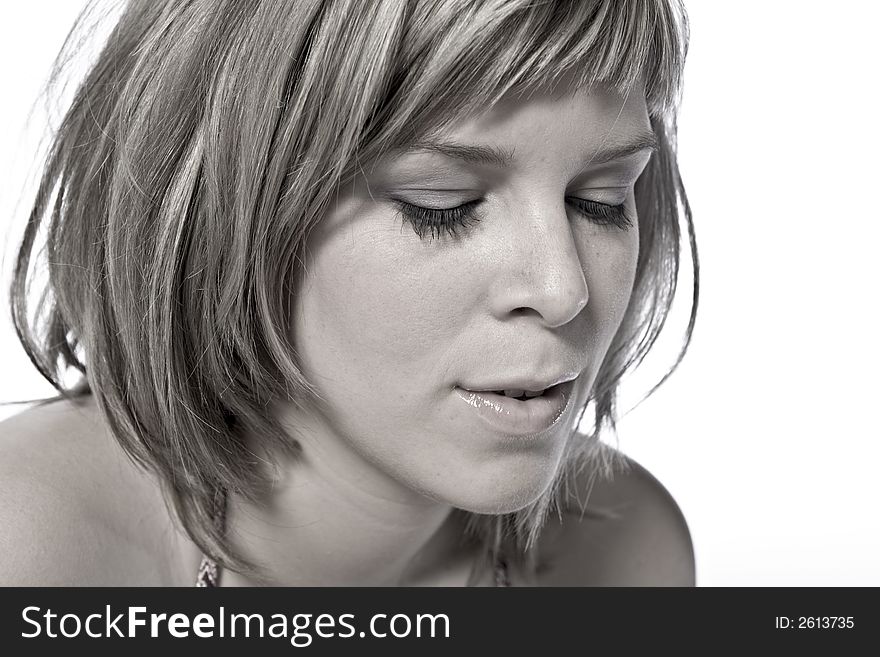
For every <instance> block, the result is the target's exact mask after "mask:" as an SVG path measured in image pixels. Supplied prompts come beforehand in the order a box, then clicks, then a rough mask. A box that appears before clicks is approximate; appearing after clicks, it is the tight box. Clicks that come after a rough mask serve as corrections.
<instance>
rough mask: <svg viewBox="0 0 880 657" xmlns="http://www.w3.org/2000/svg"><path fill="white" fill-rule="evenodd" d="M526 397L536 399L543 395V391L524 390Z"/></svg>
mask: <svg viewBox="0 0 880 657" xmlns="http://www.w3.org/2000/svg"><path fill="white" fill-rule="evenodd" d="M525 394H526V397H538V396H540V395H543V394H544V391H543V390H526V392H525Z"/></svg>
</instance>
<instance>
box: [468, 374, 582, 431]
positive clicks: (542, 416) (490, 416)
mask: <svg viewBox="0 0 880 657" xmlns="http://www.w3.org/2000/svg"><path fill="white" fill-rule="evenodd" d="M573 388H574V381H567V382H566V383H561V384H559V385H557V386H553V387H552V388H551V389H550V390H549V391H548V392H545V393H544V394H543V395H541V396H540V397H533V398H531V399H528V400H526V401H520V400H518V399H514V398H513V397H506V396H504V395H499V394H496V393H494V392H486V391H482V392H474V391H472V390H465V389H464V388H459V387H457V386H456V388H455V393H456V394H457V395H458V396H459V397H460V398H461V399H462V401H464V402H465V403H466V404H467V405H468V406H469V407H470V408H471V409H473V411H474V412H475V413H476V414H477V415H478V416H479V418H480V419H481V420H483V422H485V423H486V424H487V425H489V426H490V427H491V428H492V429H494V430H495V431H500V432H501V433H504V434H506V435H509V436H534V435H536V434H541V433H544V432H545V431H547V430H548V429H550V428H551V427H553V426H554V425H556V424H557V423H558V422H559V420H560V418H561V417H562V416H563V415H564V414H565V411H566V410H567V409H568V406H569V404H570V403H571V397H572V394H571V392H572V389H573Z"/></svg>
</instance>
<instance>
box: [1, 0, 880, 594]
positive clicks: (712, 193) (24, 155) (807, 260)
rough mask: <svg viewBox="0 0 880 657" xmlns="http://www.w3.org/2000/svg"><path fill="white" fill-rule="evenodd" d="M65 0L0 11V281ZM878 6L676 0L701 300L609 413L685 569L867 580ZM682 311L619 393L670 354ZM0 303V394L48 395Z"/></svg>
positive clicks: (878, 530) (872, 520)
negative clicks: (683, 522)
mask: <svg viewBox="0 0 880 657" xmlns="http://www.w3.org/2000/svg"><path fill="white" fill-rule="evenodd" d="M81 6H82V2H81V1H80V0H65V1H56V2H51V1H48V0H42V1H37V0H31V1H30V2H28V3H14V4H11V5H10V7H13V8H11V9H5V10H4V14H3V20H2V22H0V72H2V85H0V88H2V89H3V100H2V102H0V126H2V130H0V217H2V218H3V219H2V235H3V240H4V247H5V248H4V252H5V254H6V256H7V257H6V261H5V262H4V277H3V281H4V287H5V283H6V281H7V280H8V271H9V266H10V261H9V255H8V254H9V252H10V242H11V241H14V240H12V239H11V237H10V236H16V235H17V234H18V232H19V231H20V228H21V222H22V215H23V211H24V210H26V205H27V204H26V202H21V203H19V199H20V198H22V191H23V189H24V187H25V186H26V181H27V180H28V177H29V175H30V176H32V175H33V172H34V166H33V160H34V153H35V151H36V149H37V146H38V143H39V137H40V135H41V129H42V127H43V125H44V124H45V121H46V118H45V113H43V112H42V109H41V107H40V106H37V107H36V109H35V113H34V114H33V116H32V118H31V122H30V123H31V125H30V127H29V128H27V129H26V127H25V123H26V121H27V118H28V113H29V112H30V111H31V109H32V108H33V105H34V101H35V99H36V97H37V95H38V93H39V91H40V89H41V87H42V84H43V82H44V80H45V76H46V73H47V71H48V68H49V66H50V63H51V61H52V58H53V56H54V54H55V52H56V51H57V49H58V48H59V47H60V45H61V43H62V41H63V38H64V36H65V34H66V31H67V29H68V28H69V26H70V25H71V24H72V22H73V20H74V18H75V16H76V14H77V13H78V11H79V8H80V7H81ZM878 7H880V6H878V5H876V4H875V3H867V2H856V1H855V0H852V1H849V2H845V1H843V2H837V3H833V4H831V5H829V4H828V3H826V2H821V3H820V2H795V1H794V0H790V1H788V2H785V1H782V0H779V1H776V2H770V1H768V0H760V1H759V0H740V1H739V2H736V3H719V2H709V1H708V0H691V1H690V2H689V3H688V10H689V13H690V17H691V27H692V40H691V50H690V55H689V59H688V66H687V70H686V78H685V85H686V86H685V94H684V102H683V105H682V111H681V117H680V140H679V146H680V164H681V168H682V175H683V177H684V180H685V183H686V185H687V188H688V193H689V196H690V199H691V203H692V206H693V210H694V215H695V219H696V224H697V231H698V233H697V235H698V240H699V248H700V257H701V261H702V270H701V278H702V300H701V305H700V313H699V317H698V322H697V328H696V333H695V335H694V340H693V343H692V346H691V350H690V352H689V354H688V356H687V357H686V358H685V361H684V363H683V364H682V366H681V368H680V369H679V371H678V372H676V374H674V375H673V376H672V378H671V379H670V380H669V381H668V382H667V383H666V385H665V386H664V387H662V388H661V389H660V390H659V391H658V392H657V393H656V394H655V395H654V396H653V397H651V398H650V399H648V400H647V401H645V402H644V403H643V404H642V405H641V406H639V407H638V408H637V409H636V410H634V411H633V412H632V413H630V414H629V415H628V416H627V417H625V418H624V419H623V420H622V421H621V424H620V440H619V446H620V447H621V448H622V449H623V450H624V451H625V452H627V453H629V454H630V455H632V456H633V457H634V458H635V459H636V460H638V461H640V462H641V463H642V464H643V465H645V466H646V467H647V468H648V469H649V470H651V471H652V472H653V473H654V474H655V475H656V476H657V477H658V478H659V479H660V480H661V481H662V482H663V483H664V484H665V485H666V487H667V488H668V489H669V490H670V492H671V493H672V494H673V495H674V497H675V498H676V499H677V500H678V503H679V505H680V506H681V508H682V510H683V511H684V514H685V516H686V517H687V519H688V522H689V525H690V528H691V533H692V536H693V539H694V544H695V549H696V556H697V577H698V583H699V584H700V585H704V586H712V585H734V586H737V585H874V586H877V585H880V556H878V555H880V519H878V518H880V514H878V513H877V504H878V501H880V484H878V477H877V476H876V468H877V465H878V464H880V440H878V439H880V432H878V430H877V422H876V409H877V407H876V406H874V403H875V402H874V397H875V395H876V392H877V385H876V377H877V373H878V371H880V358H878V347H877V342H876V340H877V337H878V335H880V330H878V329H880V327H878V311H877V293H876V289H875V288H876V285H877V282H878V276H877V273H876V263H877V259H878V258H877V253H876V251H877V245H878V242H880V229H878V221H880V213H878V206H877V200H876V190H877V187H878V182H877V176H878V174H880V167H878V164H877V157H878V154H880V139H878V128H877V116H878V111H877V106H876V97H875V95H874V94H873V90H874V88H876V86H877V85H876V77H877V73H876V69H877V64H878V63H880V52H878V47H877V36H876V34H875V32H874V26H876V25H877V24H878V20H880V8H878ZM13 216H14V217H16V221H15V222H14V223H13V222H12V221H10V219H11V218H12V217H13ZM688 284H689V281H688V280H687V279H684V280H683V282H682V297H683V298H682V302H685V301H687V299H686V298H685V297H686V296H687V294H688V292H689V285H688ZM0 303H2V304H3V308H4V309H5V305H6V297H5V290H4V291H3V292H2V293H0ZM686 310H687V307H686V304H684V303H680V304H677V306H676V313H675V315H674V318H673V325H672V326H671V327H670V329H669V332H668V334H667V336H666V337H665V338H664V340H663V342H662V344H661V345H660V350H659V351H658V352H657V353H655V354H653V355H652V356H651V357H650V359H649V362H648V370H647V374H648V375H650V376H648V377H647V378H645V376H644V375H640V377H638V378H636V379H634V380H633V381H632V384H633V385H634V386H635V387H634V388H632V389H631V390H632V392H631V393H630V395H629V396H628V397H627V399H630V398H631V399H630V402H631V403H633V402H634V401H635V400H636V398H637V397H638V394H637V393H638V392H639V391H642V392H643V391H644V390H645V385H647V383H649V382H650V381H651V380H652V378H651V377H655V378H656V376H658V375H660V374H661V373H662V366H663V365H664V363H665V362H667V361H668V359H669V358H670V357H671V355H672V354H673V353H674V350H675V347H676V344H677V343H676V339H677V337H678V335H679V334H680V332H681V329H682V328H683V322H684V317H683V313H684V311H686ZM5 314H6V313H5V312H4V316H3V318H2V320H0V401H11V400H15V399H21V398H26V397H29V396H30V397H33V396H39V395H47V394H51V388H50V387H48V386H47V385H46V384H44V383H43V382H42V381H41V380H40V378H39V377H38V376H37V375H36V374H35V373H34V372H33V371H32V368H31V367H30V364H29V363H28V361H27V360H26V358H25V357H24V355H23V354H22V352H21V351H20V349H19V348H18V347H17V343H16V341H15V338H14V334H13V332H12V330H11V327H10V322H9V320H8V318H7V317H6V316H5ZM626 407H628V406H626ZM626 407H625V408H626ZM15 411H16V409H15V408H14V407H0V417H5V416H7V415H9V414H11V413H12V412H15Z"/></svg>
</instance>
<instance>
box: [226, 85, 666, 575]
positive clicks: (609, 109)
mask: <svg viewBox="0 0 880 657" xmlns="http://www.w3.org/2000/svg"><path fill="white" fill-rule="evenodd" d="M644 133H650V124H649V121H648V115H647V111H646V108H645V101H644V94H643V92H642V91H641V90H636V91H634V92H633V93H631V94H629V95H628V96H627V97H624V96H622V95H620V94H618V93H615V92H613V91H610V90H608V89H604V88H600V87H594V88H591V89H586V90H580V91H576V92H572V91H571V90H570V89H566V90H565V92H564V93H560V92H550V91H544V92H542V93H538V94H536V95H533V96H531V97H529V98H528V99H525V98H509V99H506V100H504V101H503V102H502V103H500V104H499V105H497V106H495V107H494V108H492V109H491V110H489V111H487V112H484V113H483V114H481V115H479V116H474V117H471V118H469V119H468V120H465V121H461V122H458V123H455V124H454V125H453V126H452V127H451V128H449V129H447V130H445V131H444V132H443V134H442V135H440V136H441V137H442V138H443V139H444V140H445V141H454V142H456V143H460V144H468V145H482V146H493V147H496V148H501V149H504V150H506V151H509V152H511V153H512V154H513V156H514V157H513V161H512V163H511V166H508V167H503V168H502V167H498V166H494V165H487V164H479V165H477V164H474V163H471V162H465V161H463V160H461V159H458V158H452V157H447V156H446V155H442V154H439V153H437V152H433V151H424V150H417V151H409V152H402V153H392V154H389V156H388V157H386V158H384V159H383V160H381V161H379V162H375V163H372V164H371V165H370V166H367V167H365V169H364V171H363V175H362V176H360V177H359V178H358V179H357V180H355V181H354V182H353V183H352V184H351V185H350V186H349V187H347V188H346V189H344V190H342V192H341V193H340V195H339V198H338V202H337V203H336V205H335V207H334V208H333V210H332V211H331V212H330V213H329V215H328V216H327V217H325V219H324V220H323V221H322V222H321V223H320V224H319V226H318V228H317V229H316V230H315V232H314V233H313V234H312V236H311V238H310V242H309V244H308V257H307V262H306V275H305V277H304V279H303V283H302V287H301V289H300V290H299V294H298V304H297V305H296V309H295V316H294V327H295V328H294V336H293V341H294V344H295V346H296V349H297V353H298V354H299V356H300V360H301V363H302V366H303V370H304V372H305V375H306V377H307V378H309V379H310V380H311V381H312V382H313V383H314V384H315V385H316V387H317V389H318V391H319V392H320V394H321V397H322V398H323V400H324V402H325V403H324V404H323V405H322V408H320V409H316V410H315V411H313V412H306V411H302V410H300V409H298V407H296V406H294V405H293V404H292V403H279V405H278V406H276V408H275V412H276V413H278V414H279V416H280V417H281V418H282V419H283V421H284V423H285V425H286V426H287V427H288V428H289V430H290V431H291V432H292V433H293V434H294V435H296V436H297V437H298V438H299V439H300V440H301V442H302V443H303V447H304V450H303V453H304V458H303V459H302V460H300V461H287V462H282V463H281V465H280V466H279V467H278V469H277V477H276V485H275V487H274V489H273V492H272V494H271V496H270V499H267V500H265V501H264V503H262V504H260V505H259V506H254V505H248V504H244V503H242V502H240V501H234V502H233V504H232V508H231V512H230V520H229V525H230V529H231V531H232V534H233V536H234V540H235V541H236V542H237V543H238V545H239V546H240V547H241V548H242V549H244V550H245V551H246V553H248V554H252V555H256V556H258V558H259V559H260V560H261V562H262V563H264V564H266V565H267V566H268V568H269V572H270V573H271V576H272V580H273V581H278V582H280V583H283V584H291V585H318V584H342V583H362V584H372V585H382V584H409V583H419V582H420V581H423V580H425V579H430V577H432V576H433V575H432V574H433V573H436V572H438V570H439V568H440V566H439V565H438V564H439V563H443V564H447V565H448V564H449V563H454V562H455V561H456V559H457V558H458V556H459V555H457V553H456V547H455V546H456V545H457V543H456V541H455V536H457V535H459V534H460V528H455V527H453V526H451V521H450V511H451V509H452V508H453V507H458V508H462V509H466V510H470V511H475V512H479V513H502V512H509V511H513V510H516V509H519V508H522V507H523V506H525V505H527V504H528V503H530V502H531V501H533V500H535V499H536V498H537V497H538V496H539V495H540V494H541V493H542V492H543V491H545V490H546V488H547V487H548V486H549V485H550V483H551V482H552V480H553V477H554V475H555V473H556V472H557V470H558V468H559V465H560V459H561V456H562V453H563V450H564V447H565V445H566V441H567V440H568V439H569V436H570V435H571V432H572V429H573V427H574V423H575V422H576V419H577V411H578V409H579V408H580V407H581V406H582V405H583V403H584V402H585V400H586V398H587V395H588V394H589V391H590V389H591V387H592V384H593V381H594V378H595V375H596V372H597V370H598V368H599V366H600V365H601V363H602V360H603V358H604V356H605V353H606V351H607V349H608V345H609V343H610V342H611V340H612V338H613V337H614V334H615V332H616V330H617V328H618V327H619V325H620V322H621V320H622V318H623V313H624V311H625V309H626V306H627V302H628V300H629V297H630V294H631V290H632V284H633V280H634V275H635V269H636V261H637V257H638V227H637V223H636V221H635V204H634V199H633V189H632V188H633V185H634V183H635V181H636V179H637V178H638V176H639V175H640V173H641V172H642V170H643V169H644V166H645V165H646V163H647V161H648V159H649V157H650V151H648V150H644V151H640V152H637V153H635V154H631V155H629V156H627V157H623V158H619V159H615V160H613V161H611V162H606V163H602V164H598V163H597V161H598V159H602V158H596V157H595V156H596V155H597V154H598V153H602V152H604V151H605V150H607V148H609V147H610V146H612V145H615V144H621V143H627V142H631V141H633V140H635V139H636V138H637V137H638V136H639V135H642V134H644ZM591 160H595V161H593V162H592V163H591ZM571 197H578V198H582V199H589V200H593V201H597V202H600V203H605V204H609V205H619V204H621V203H624V204H625V206H626V209H627V210H626V211H627V213H628V214H629V216H630V217H631V218H632V219H633V226H632V227H631V228H629V229H626V230H623V229H621V228H618V227H615V226H608V225H599V224H598V223H596V222H595V221H593V220H591V219H590V218H588V217H586V216H584V215H583V214H580V213H579V212H578V210H577V209H575V207H574V206H573V205H572V204H571V203H570V202H568V201H567V199H570V198H571ZM477 199H480V200H482V202H481V204H480V205H479V207H478V208H477V209H476V213H475V214H476V216H478V217H479V221H478V222H475V223H472V224H471V225H470V226H469V227H468V228H466V229H461V230H459V231H458V234H457V236H455V237H452V236H450V235H447V234H446V233H443V234H441V235H439V237H436V236H435V238H434V239H430V238H429V236H426V238H425V239H421V238H420V237H419V236H418V235H416V233H415V231H414V230H412V228H411V227H410V225H409V224H408V223H406V221H405V220H404V219H403V218H402V217H401V215H400V213H399V211H398V206H397V204H396V203H395V201H405V202H406V203H410V204H415V205H419V206H423V207H433V208H450V207H455V206H459V205H461V204H463V203H466V202H469V201H473V200H477ZM561 373H575V374H579V376H578V379H577V382H576V386H575V389H574V390H575V395H574V397H575V398H574V400H573V401H574V403H572V404H570V405H569V407H568V410H567V411H566V412H565V414H564V415H563V416H562V417H561V418H560V419H559V421H558V422H557V423H556V424H555V425H554V426H553V427H551V428H550V429H549V430H548V431H546V432H545V433H544V434H543V435H541V436H540V439H534V440H531V439H530V440H514V439H510V438H509V437H506V436H504V435H502V434H500V433H499V432H497V431H494V430H492V429H490V428H488V427H486V426H485V425H484V424H482V423H481V422H480V421H479V420H478V418H476V416H475V414H474V412H473V410H472V409H471V408H470V407H468V406H467V405H466V404H465V403H464V402H463V401H462V399H461V398H460V397H459V396H458V395H457V394H456V393H455V392H454V389H455V387H456V386H460V387H461V386H464V385H466V384H467V383H469V382H473V381H486V380H503V379H504V378H505V377H509V376H511V375H516V374H526V375H538V376H540V377H542V378H544V377H553V376H556V375H559V374H561ZM253 440H254V442H255V444H256V443H258V437H253ZM294 546H295V547H294ZM328 555H330V556H328ZM460 556H461V559H462V560H464V561H466V555H460ZM228 575H229V576H228V578H227V579H226V580H225V581H224V583H225V584H247V583H250V582H248V581H247V580H245V579H244V578H242V577H240V576H238V575H236V574H234V573H229V574H228Z"/></svg>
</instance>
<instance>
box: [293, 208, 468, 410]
mask: <svg viewBox="0 0 880 657" xmlns="http://www.w3.org/2000/svg"><path fill="white" fill-rule="evenodd" d="M386 223H387V224H388V227H387V228H384V227H382V228H380V227H377V225H376V224H377V222H372V223H370V224H367V227H370V226H371V227H370V228H369V229H362V228H359V226H358V225H357V223H353V224H351V225H350V226H349V229H348V230H337V231H334V232H330V233H328V232H326V231H325V232H323V233H322V234H319V235H318V236H316V238H315V239H313V240H312V243H311V244H310V249H309V251H310V253H311V254H312V258H311V261H310V262H309V263H308V269H307V274H306V276H305V279H304V281H303V285H302V287H301V289H300V299H299V303H298V312H297V316H296V318H295V327H296V328H295V331H296V334H295V338H294V341H295V344H296V347H297V350H298V353H299V355H300V359H301V361H302V362H303V366H304V368H305V369H306V372H305V374H306V376H307V377H310V378H312V377H314V378H312V380H314V381H315V382H316V383H318V385H321V383H320V382H321V380H322V379H324V380H326V381H327V382H328V385H332V386H337V385H338V384H342V385H344V386H350V387H351V389H354V390H357V389H360V390H365V386H373V387H375V386H382V387H383V389H384V390H386V391H390V392H392V393H394V394H396V395H398V396H400V395H406V396H411V395H412V394H414V393H413V391H412V390H411V387H412V386H411V382H412V381H426V380H429V381H430V380H435V378H436V377H433V376H432V374H436V373H435V372H432V371H431V370H433V369H436V368H437V365H436V363H437V362H438V359H437V358H436V354H437V352H438V350H443V349H444V348H445V345H447V344H449V343H450V342H451V341H452V340H453V339H454V336H455V335H456V331H455V328H454V327H455V326H456V323H457V322H458V321H459V318H460V317H461V314H462V312H463V310H462V308H461V301H460V298H459V299H458V300H457V299H456V296H455V295H454V294H453V293H452V290H451V289H450V286H445V285H443V284H442V282H443V280H444V278H443V277H442V276H439V275H438V272H436V271H434V270H435V269H436V268H437V266H439V265H435V264H434V263H433V262H432V259H431V257H430V256H429V255H428V256H427V257H426V253H425V252H424V250H423V249H421V248H417V249H415V250H414V251H415V252H413V253H410V252H409V249H402V248H401V244H402V243H405V242H406V240H405V237H406V236H405V235H401V234H400V227H399V225H395V224H394V223H393V222H391V221H387V220H386ZM410 242H411V240H410ZM315 375H317V376H315ZM407 381H409V382H410V385H409V386H407V385H405V384H406V382H407ZM365 396H366V395H365Z"/></svg>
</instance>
